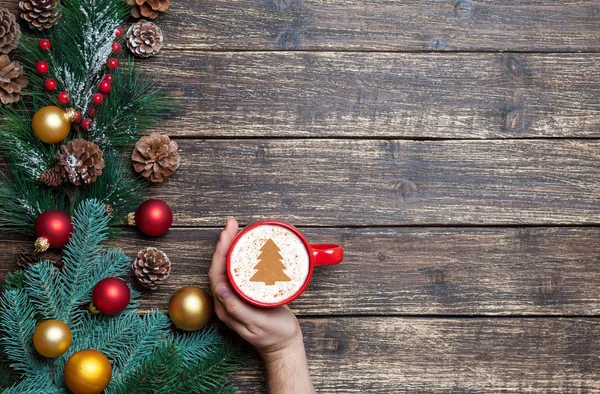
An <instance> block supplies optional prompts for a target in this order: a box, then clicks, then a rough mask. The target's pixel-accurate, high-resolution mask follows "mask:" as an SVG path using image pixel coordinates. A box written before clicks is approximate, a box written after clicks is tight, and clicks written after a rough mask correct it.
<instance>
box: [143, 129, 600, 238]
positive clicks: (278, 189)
mask: <svg viewBox="0 0 600 394" xmlns="http://www.w3.org/2000/svg"><path fill="white" fill-rule="evenodd" d="M179 146H180V152H181V154H182V165H181V168H180V169H179V170H178V172H177V173H176V174H175V176H174V177H173V178H171V179H170V180H169V181H168V182H166V183H165V184H163V185H157V186H156V187H153V188H152V189H151V195H153V196H155V197H159V198H163V199H165V200H166V201H168V202H169V203H170V204H171V205H172V207H173V208H174V212H175V224H176V225H178V226H220V225H221V224H222V222H223V219H224V218H226V217H228V216H235V217H237V218H238V219H240V220H241V222H242V223H248V222H250V221H255V220H257V219H264V218H265V217H276V218H280V219H283V220H287V221H290V222H291V223H294V224H296V225H311V226H373V225H379V226H382V225H394V226H395V225H457V224H458V225H480V224H485V225H492V224H493V225H499V224H502V225H507V224H531V225H535V224H540V225H541V224H543V225H550V224H599V223H600V204H599V202H600V194H599V191H600V165H599V164H600V142H598V141H588V140H585V141H571V140H559V141H551V140H542V141H531V140H525V141H522V140H506V141H498V140H496V141H397V140H394V141H381V140H315V139H312V140H304V139H299V140H279V139H277V140H262V139H257V140H255V139H249V140H203V141H202V140H180V141H179Z"/></svg>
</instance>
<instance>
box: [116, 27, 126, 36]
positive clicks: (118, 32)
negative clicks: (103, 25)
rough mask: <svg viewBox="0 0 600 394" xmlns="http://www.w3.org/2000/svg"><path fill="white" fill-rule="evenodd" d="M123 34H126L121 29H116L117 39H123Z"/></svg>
mask: <svg viewBox="0 0 600 394" xmlns="http://www.w3.org/2000/svg"><path fill="white" fill-rule="evenodd" d="M123 34H125V32H124V31H123V29H121V28H120V27H117V28H116V29H115V37H117V38H121V37H123Z"/></svg>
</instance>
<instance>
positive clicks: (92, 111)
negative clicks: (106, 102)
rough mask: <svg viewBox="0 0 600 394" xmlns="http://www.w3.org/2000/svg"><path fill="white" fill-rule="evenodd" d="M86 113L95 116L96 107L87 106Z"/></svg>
mask: <svg viewBox="0 0 600 394" xmlns="http://www.w3.org/2000/svg"><path fill="white" fill-rule="evenodd" d="M87 113H88V115H89V116H91V117H92V118H93V117H94V116H96V108H94V107H89V108H88V111H87Z"/></svg>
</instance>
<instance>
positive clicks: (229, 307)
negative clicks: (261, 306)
mask: <svg viewBox="0 0 600 394" xmlns="http://www.w3.org/2000/svg"><path fill="white" fill-rule="evenodd" d="M215 295H216V296H217V298H218V299H219V301H220V302H221V303H222V304H223V306H224V307H225V310H226V311H227V313H229V315H231V317H233V318H234V319H235V320H238V321H240V322H241V323H243V324H245V325H248V324H251V323H252V322H251V316H253V312H254V311H253V307H252V306H251V305H249V304H247V303H245V302H244V301H243V300H242V299H241V298H240V297H238V296H237V295H236V294H235V293H234V292H233V291H232V289H231V287H230V286H229V285H228V284H219V285H218V286H217V287H216V288H215Z"/></svg>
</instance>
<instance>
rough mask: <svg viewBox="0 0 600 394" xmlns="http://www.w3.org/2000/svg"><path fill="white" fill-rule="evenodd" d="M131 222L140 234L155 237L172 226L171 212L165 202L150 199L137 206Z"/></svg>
mask: <svg viewBox="0 0 600 394" xmlns="http://www.w3.org/2000/svg"><path fill="white" fill-rule="evenodd" d="M133 220H134V222H135V225H136V226H137V227H138V228H139V229H140V231H141V232H143V233H144V234H147V235H151V236H157V235H161V234H164V233H166V232H167V230H168V229H169V228H170V227H171V224H173V211H172V210H171V207H169V205H167V203H166V202H164V201H162V200H157V199H151V200H147V201H145V202H143V203H142V205H140V206H139V208H138V209H137V211H135V214H134V217H133Z"/></svg>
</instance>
